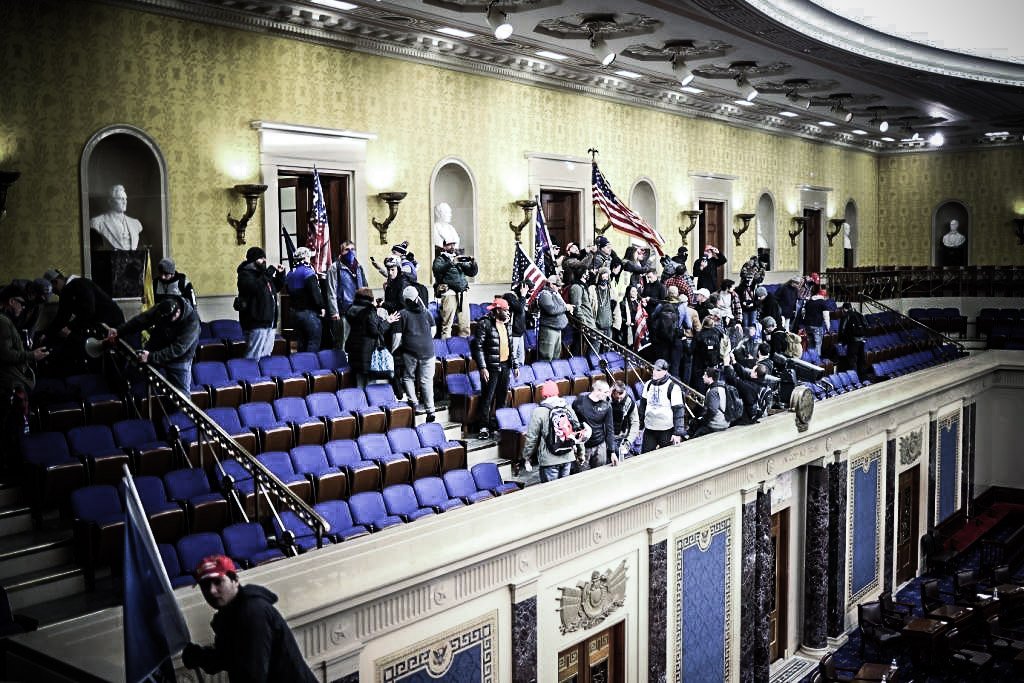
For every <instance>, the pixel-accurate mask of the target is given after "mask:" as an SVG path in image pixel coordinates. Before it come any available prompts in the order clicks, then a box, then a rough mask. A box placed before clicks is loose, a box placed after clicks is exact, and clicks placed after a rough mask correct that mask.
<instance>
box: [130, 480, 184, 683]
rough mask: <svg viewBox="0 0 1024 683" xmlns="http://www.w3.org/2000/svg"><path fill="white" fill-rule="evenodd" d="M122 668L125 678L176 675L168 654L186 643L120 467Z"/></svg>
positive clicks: (139, 504) (164, 574) (144, 522)
mask: <svg viewBox="0 0 1024 683" xmlns="http://www.w3.org/2000/svg"><path fill="white" fill-rule="evenodd" d="M124 474H125V476H124V479H123V480H122V482H123V486H124V489H125V518H124V616H123V619H122V628H123V630H124V671H125V681H127V683H137V682H138V681H143V680H146V679H147V678H150V677H153V676H156V675H157V674H159V675H161V676H162V677H163V679H164V680H175V678H174V666H173V664H172V662H171V657H173V656H174V655H176V654H178V653H179V652H181V651H182V650H183V649H184V648H185V646H186V645H188V643H189V640H190V638H189V633H188V626H186V625H185V616H184V615H183V614H182V613H181V607H179V606H178V601H177V600H176V599H175V598H174V590H173V589H172V588H171V581H170V579H168V578H167V570H166V569H164V563H163V560H161V558H160V551H159V550H157V547H156V541H155V540H154V539H153V532H152V530H151V529H150V528H149V521H148V520H147V518H146V511H145V509H144V508H143V507H142V501H141V500H140V499H139V492H138V491H137V490H136V489H135V483H134V482H133V481H132V478H131V474H130V473H129V472H128V466H127V465H125V466H124Z"/></svg>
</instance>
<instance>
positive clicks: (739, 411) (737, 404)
mask: <svg viewBox="0 0 1024 683" xmlns="http://www.w3.org/2000/svg"><path fill="white" fill-rule="evenodd" d="M722 412H724V413H725V419H726V421H727V422H728V423H729V424H735V423H736V421H737V420H739V419H740V418H741V417H743V399H742V398H740V392H738V391H737V390H736V387H734V386H733V385H731V384H726V385H725V405H724V406H722Z"/></svg>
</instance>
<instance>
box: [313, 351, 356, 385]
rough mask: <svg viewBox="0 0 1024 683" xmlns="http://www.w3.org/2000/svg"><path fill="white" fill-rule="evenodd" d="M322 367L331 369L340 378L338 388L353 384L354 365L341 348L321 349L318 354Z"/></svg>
mask: <svg viewBox="0 0 1024 683" xmlns="http://www.w3.org/2000/svg"><path fill="white" fill-rule="evenodd" d="M316 357H317V360H319V361H320V367H321V368H323V369H325V370H330V371H331V372H333V373H334V374H335V376H336V377H337V378H338V387H337V388H338V389H341V388H342V387H347V386H349V385H351V384H352V367H351V366H350V365H349V363H348V356H347V355H346V354H345V352H344V351H342V350H341V349H320V350H319V351H317V354H316Z"/></svg>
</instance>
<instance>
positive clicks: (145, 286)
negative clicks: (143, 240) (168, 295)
mask: <svg viewBox="0 0 1024 683" xmlns="http://www.w3.org/2000/svg"><path fill="white" fill-rule="evenodd" d="M155 303H156V296H155V295H154V294H153V259H152V258H151V257H150V255H149V249H146V265H145V267H144V268H143V269H142V310H144V311H148V310H149V309H150V308H152V307H153V305H154V304H155ZM148 341H149V332H148V331H143V333H142V345H143V346H145V345H146V342H148Z"/></svg>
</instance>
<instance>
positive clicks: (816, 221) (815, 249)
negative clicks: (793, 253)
mask: <svg viewBox="0 0 1024 683" xmlns="http://www.w3.org/2000/svg"><path fill="white" fill-rule="evenodd" d="M804 218H805V219H807V221H806V223H805V224H804V271H803V274H804V275H810V274H811V273H820V272H821V209H804Z"/></svg>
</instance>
